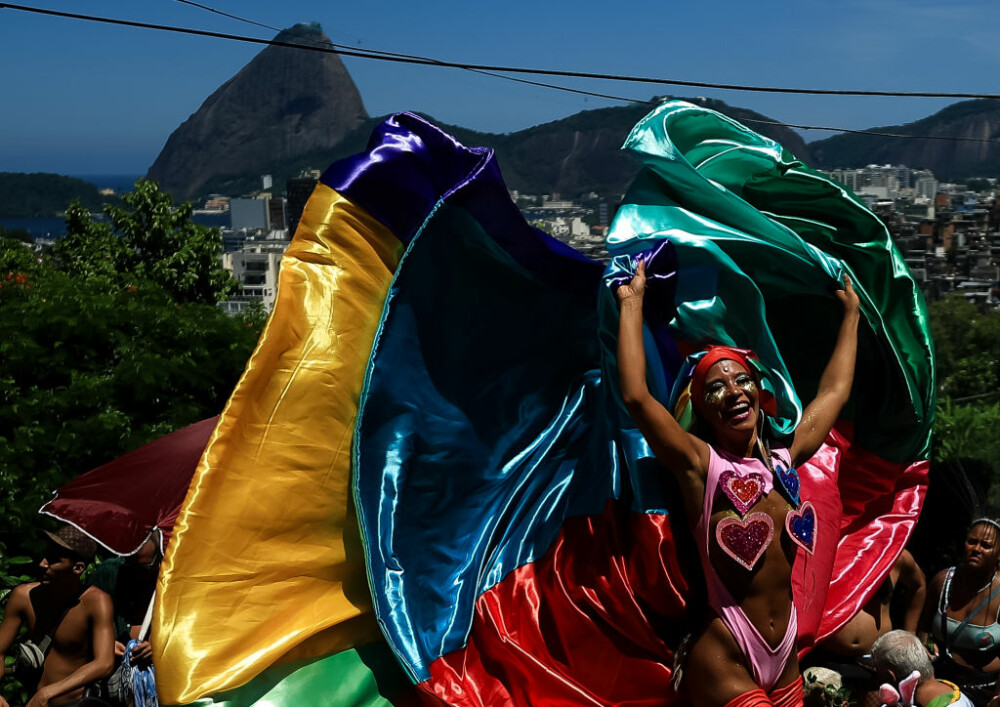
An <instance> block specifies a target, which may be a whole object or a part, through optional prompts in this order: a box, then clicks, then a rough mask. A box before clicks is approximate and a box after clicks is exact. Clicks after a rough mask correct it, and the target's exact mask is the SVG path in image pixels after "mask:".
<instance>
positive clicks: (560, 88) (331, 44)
mask: <svg viewBox="0 0 1000 707" xmlns="http://www.w3.org/2000/svg"><path fill="white" fill-rule="evenodd" d="M176 1H177V2H179V3H181V4H183V5H190V6H192V7H197V8H200V9H202V10H205V11H207V12H211V13H212V14H215V15H221V16H222V17H228V18H230V19H233V20H237V21H239V22H245V23H247V24H250V25H254V26H255V27H263V28H264V29H269V30H271V31H272V32H281V31H282V30H281V29H280V28H278V27H274V26H273V25H269V24H266V23H263V22H258V21H256V20H251V19H249V18H247V17H241V16H240V15H234V14H232V13H229V12H223V11H222V10H217V9H215V8H214V7H209V6H208V5H203V4H202V3H200V2H194V0H176ZM309 43H310V44H314V45H316V46H320V47H332V48H334V49H346V50H350V51H355V49H354V48H353V47H350V46H348V45H346V44H338V43H337V42H332V41H329V40H327V41H322V42H312V41H310V42H309ZM296 46H300V45H296ZM360 51H366V52H370V53H371V54H376V55H378V56H377V57H375V56H373V57H369V58H372V59H377V58H378V57H383V56H386V57H389V56H391V57H399V58H401V59H413V60H416V61H418V62H419V63H427V64H433V65H437V66H440V65H441V62H440V61H439V60H438V59H433V58H431V57H425V56H419V55H417V54H401V53H399V52H387V51H382V50H379V49H364V50H360ZM446 68H447V67H446ZM466 71H471V72H472V73H475V74H481V75H483V76H492V77H493V78H497V79H503V80H505V81H514V82H515V83H520V84H526V85H528V86H539V87H541V88H551V89H553V90H555V91H565V92H567V93H575V94H578V95H582V96H593V97H595V98H607V99H609V100H612V101H622V102H624V103H645V104H649V105H656V101H650V100H642V99H634V98H626V97H625V96H616V95H612V94H610V93H599V92H597V91H587V90H585V89H582V88H571V87H569V86H560V85H558V84H554V83H545V82H544V81H532V80H530V79H522V78H519V77H517V76H506V75H504V74H498V73H496V72H493V71H486V70H484V69H473V68H467V69H466Z"/></svg>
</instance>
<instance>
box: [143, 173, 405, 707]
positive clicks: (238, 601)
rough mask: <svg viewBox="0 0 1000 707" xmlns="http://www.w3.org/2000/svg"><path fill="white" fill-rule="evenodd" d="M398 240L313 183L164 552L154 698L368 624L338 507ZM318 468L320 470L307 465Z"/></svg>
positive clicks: (291, 654)
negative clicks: (274, 293) (247, 356)
mask: <svg viewBox="0 0 1000 707" xmlns="http://www.w3.org/2000/svg"><path fill="white" fill-rule="evenodd" d="M324 207H325V208H324ZM359 236H360V237H359ZM402 249H403V246H402V244H401V243H400V242H399V240H398V239H397V238H396V237H395V236H394V235H393V234H392V233H391V232H389V231H388V230H387V229H386V228H385V227H384V226H382V225H381V224H379V223H378V222H377V221H375V220H374V219H372V218H371V217H370V216H368V214H367V213H366V212H365V211H363V210H362V209H360V208H359V207H357V206H356V205H354V204H353V203H351V202H350V201H348V200H346V199H344V198H343V197H341V196H340V195H339V194H338V193H337V192H336V191H334V190H332V189H330V188H329V187H327V186H325V185H323V184H320V185H319V186H317V188H316V192H315V193H314V194H313V196H312V198H311V199H310V208H309V209H307V210H306V213H305V214H303V221H302V222H301V223H300V224H299V228H298V230H297V231H296V235H295V240H294V241H293V242H292V244H291V246H290V247H289V249H288V250H287V251H286V252H285V256H284V258H283V259H282V264H281V274H280V279H279V289H278V298H277V301H276V303H275V308H274V312H273V313H272V316H271V319H270V321H269V323H268V326H267V328H266V329H265V331H264V334H263V336H262V338H261V341H260V343H259V345H258V347H257V350H256V352H255V353H254V355H253V357H252V358H251V360H250V363H249V364H248V366H247V370H246V372H245V373H244V375H243V378H242V379H241V380H240V383H239V384H238V386H237V388H236V390H235V392H234V393H233V396H232V397H231V398H230V400H229V403H228V405H227V407H226V410H225V411H224V413H223V415H222V418H221V421H220V422H219V425H218V427H217V428H216V430H215V433H214V435H213V437H212V440H211V441H210V442H209V445H208V448H207V449H206V452H205V455H204V457H203V458H202V461H201V464H200V465H199V468H198V471H197V473H196V474H195V479H194V481H193V483H192V486H191V489H190V491H189V492H188V498H187V501H186V503H185V507H184V509H183V510H182V512H181V515H180V517H179V518H178V521H177V525H176V527H175V536H174V540H173V541H172V543H171V544H170V547H169V549H168V552H167V556H166V558H165V559H164V562H163V568H162V571H161V574H160V580H159V584H158V588H157V590H158V593H157V596H158V606H157V611H156V615H155V620H154V624H153V645H154V646H155V648H156V656H155V661H156V669H157V678H158V680H157V682H158V685H159V690H160V698H161V701H162V702H163V703H164V704H176V703H183V702H189V701H191V700H193V699H195V698H198V697H201V696H204V695H207V694H213V693H217V692H220V691H224V690H229V689H232V688H234V687H237V686H239V685H241V684H243V683H245V682H247V681H248V680H250V679H251V678H253V677H254V676H255V675H257V674H258V673H260V672H261V671H262V670H263V669H265V668H266V667H268V666H269V665H272V664H273V663H275V661H277V660H279V659H282V660H291V659H296V658H306V657H311V656H319V655H323V654H327V653H330V652H332V651H337V650H342V649H345V648H349V647H351V646H352V645H357V644H359V643H363V642H364V641H365V640H368V639H369V638H375V637H377V636H378V635H379V634H378V628H377V626H376V624H375V621H374V619H373V618H372V615H371V610H370V598H369V593H368V588H367V585H366V582H365V576H364V568H363V562H362V554H361V553H362V550H361V545H360V541H359V538H358V537H357V534H356V531H355V528H356V527H357V524H356V522H355V520H354V518H353V511H352V509H351V508H350V507H349V498H350V491H349V477H350V461H351V459H350V455H351V439H352V431H353V426H354V417H355V414H356V411H357V401H358V396H359V394H360V392H361V387H362V382H363V378H364V373H365V365H366V364H367V361H368V352H369V350H370V349H371V344H372V339H373V337H374V335H375V331H376V328H377V326H378V322H379V316H380V313H381V308H382V302H383V301H384V299H385V295H386V291H387V290H388V287H389V282H390V280H391V278H392V275H393V272H394V270H395V268H396V266H397V264H398V261H399V258H400V257H401V254H402ZM315 469H325V470H326V471H325V473H324V474H321V475H318V474H315V473H311V474H306V473H304V470H315ZM223 616H224V617H226V620H225V625H226V627H227V628H226V629H225V630H219V626H220V620H219V617H223ZM292 649H294V650H292Z"/></svg>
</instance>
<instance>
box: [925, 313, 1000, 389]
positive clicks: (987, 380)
mask: <svg viewBox="0 0 1000 707" xmlns="http://www.w3.org/2000/svg"><path fill="white" fill-rule="evenodd" d="M929 311H930V326H931V332H932V334H933V337H934V348H935V356H936V358H937V368H938V384H939V386H940V392H941V393H942V394H944V395H948V396H951V397H952V398H955V399H959V400H961V399H963V398H968V397H972V396H980V395H991V394H993V393H995V392H996V391H997V388H998V382H1000V312H996V311H993V310H990V311H988V312H980V311H979V310H978V309H977V308H976V307H975V305H973V304H971V303H970V302H969V301H968V300H966V299H965V298H964V297H962V296H961V295H960V294H953V295H950V296H948V297H945V298H944V299H942V300H939V301H937V302H932V303H931V304H930V307H929Z"/></svg>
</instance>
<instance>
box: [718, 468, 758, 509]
mask: <svg viewBox="0 0 1000 707" xmlns="http://www.w3.org/2000/svg"><path fill="white" fill-rule="evenodd" d="M719 485H720V486H722V492H723V493H724V494H726V497H727V498H728V499H729V500H730V501H732V502H733V505H734V506H736V510H738V511H739V512H740V515H741V516H745V515H746V514H747V511H749V510H750V509H751V508H753V506H754V504H755V503H757V501H759V500H760V497H761V496H763V495H764V477H763V476H762V475H761V474H758V473H757V472H756V471H751V472H749V473H748V474H747V475H746V476H740V475H739V474H737V473H736V472H735V471H733V470H732V469H726V470H725V471H724V472H722V473H721V474H719Z"/></svg>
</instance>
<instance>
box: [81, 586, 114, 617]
mask: <svg viewBox="0 0 1000 707" xmlns="http://www.w3.org/2000/svg"><path fill="white" fill-rule="evenodd" d="M80 604H82V605H83V606H84V608H86V609H87V610H88V611H93V612H110V611H111V610H112V607H113V603H112V601H111V595H110V594H108V593H107V592H106V591H104V590H103V589H98V588H97V587H88V588H87V589H86V590H84V592H83V594H81V595H80Z"/></svg>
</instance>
